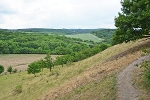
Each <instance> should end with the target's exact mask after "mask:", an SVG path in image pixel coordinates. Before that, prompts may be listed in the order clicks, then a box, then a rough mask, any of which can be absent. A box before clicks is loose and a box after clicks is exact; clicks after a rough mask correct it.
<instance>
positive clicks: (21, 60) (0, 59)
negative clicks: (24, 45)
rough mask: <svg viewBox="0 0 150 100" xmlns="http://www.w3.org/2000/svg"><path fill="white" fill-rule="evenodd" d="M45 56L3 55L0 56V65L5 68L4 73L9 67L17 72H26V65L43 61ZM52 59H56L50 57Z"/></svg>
mask: <svg viewBox="0 0 150 100" xmlns="http://www.w3.org/2000/svg"><path fill="white" fill-rule="evenodd" d="M45 56H46V55H45V54H6V55H5V54H3V55H0V64H1V65H3V66H4V67H5V71H6V70H7V68H8V67H9V66H12V67H13V68H16V69H17V70H18V71H20V70H26V69H27V67H28V64H30V63H32V62H34V61H37V60H40V59H43V58H44V57H45ZM52 58H56V56H55V55H52Z"/></svg>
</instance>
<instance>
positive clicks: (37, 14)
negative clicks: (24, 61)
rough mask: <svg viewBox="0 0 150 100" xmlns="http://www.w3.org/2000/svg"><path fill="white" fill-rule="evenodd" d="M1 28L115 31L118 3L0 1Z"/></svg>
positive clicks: (103, 0)
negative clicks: (111, 29)
mask: <svg viewBox="0 0 150 100" xmlns="http://www.w3.org/2000/svg"><path fill="white" fill-rule="evenodd" d="M0 4H1V5H3V6H1V7H0V9H3V10H0V19H1V20H0V28H11V29H13V28H15V29H16V28H31V27H34V28H35V27H37V28H38V27H43V28H101V27H105V28H114V17H115V16H117V14H118V11H120V7H121V5H120V0H111V1H110V0H1V1H0Z"/></svg>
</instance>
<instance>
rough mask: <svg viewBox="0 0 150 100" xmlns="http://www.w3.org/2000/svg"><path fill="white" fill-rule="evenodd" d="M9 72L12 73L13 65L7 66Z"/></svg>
mask: <svg viewBox="0 0 150 100" xmlns="http://www.w3.org/2000/svg"><path fill="white" fill-rule="evenodd" d="M7 72H10V74H11V72H12V67H11V66H9V67H8V68H7Z"/></svg>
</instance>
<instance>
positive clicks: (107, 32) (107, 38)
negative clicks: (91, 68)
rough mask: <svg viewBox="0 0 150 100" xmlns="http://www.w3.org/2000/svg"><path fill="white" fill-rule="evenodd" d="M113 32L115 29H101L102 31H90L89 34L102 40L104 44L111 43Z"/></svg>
mask: <svg viewBox="0 0 150 100" xmlns="http://www.w3.org/2000/svg"><path fill="white" fill-rule="evenodd" d="M114 32H115V29H102V30H96V31H92V32H91V34H93V35H95V36H97V37H99V38H102V39H104V41H103V42H106V43H112V39H111V38H112V36H113V34H114Z"/></svg>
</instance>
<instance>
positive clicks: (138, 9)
mask: <svg viewBox="0 0 150 100" xmlns="http://www.w3.org/2000/svg"><path fill="white" fill-rule="evenodd" d="M121 5H122V8H121V11H122V12H121V13H119V16H118V17H116V18H115V26H116V27H117V30H116V31H115V34H114V36H113V42H114V44H117V43H122V42H128V41H132V40H136V39H139V38H143V37H144V36H145V35H148V34H149V30H150V0H121Z"/></svg>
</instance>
